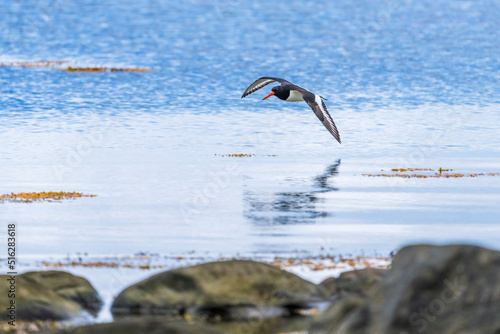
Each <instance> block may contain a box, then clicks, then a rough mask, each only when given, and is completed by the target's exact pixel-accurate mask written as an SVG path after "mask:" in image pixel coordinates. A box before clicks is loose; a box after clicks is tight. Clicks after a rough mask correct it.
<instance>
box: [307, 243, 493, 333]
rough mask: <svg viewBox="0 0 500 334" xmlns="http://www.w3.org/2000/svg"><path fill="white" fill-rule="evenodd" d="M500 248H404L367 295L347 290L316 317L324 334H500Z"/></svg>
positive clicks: (318, 330) (317, 329) (315, 328)
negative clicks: (348, 292)
mask: <svg viewBox="0 0 500 334" xmlns="http://www.w3.org/2000/svg"><path fill="white" fill-rule="evenodd" d="M499 278H500V252H497V251H493V250H489V249H485V248H481V247H476V246H469V245H450V246H432V245H415V246H409V247H405V248H403V249H401V250H400V251H399V252H398V254H397V255H396V256H395V257H394V260H393V264H392V268H391V269H390V270H388V272H387V273H386V274H384V275H383V276H382V277H381V278H380V280H378V282H377V283H375V284H374V285H373V286H372V288H370V289H369V291H367V293H366V296H365V297H363V296H361V295H359V294H358V296H353V295H352V294H347V295H346V296H344V298H340V299H339V300H338V301H334V302H333V303H332V305H331V306H330V307H329V308H328V309H327V310H325V311H324V312H323V313H322V314H321V315H320V316H319V317H318V318H317V319H316V320H315V322H314V324H313V326H312V328H311V330H310V334H320V333H321V334H323V333H376V334H378V333H384V334H385V333H388V334H391V333H395V334H396V333H397V334H401V333H436V334H437V333H440V334H447V333H449V334H452V333H498V332H499V331H500V317H499V316H498V315H499V314H500V279H499Z"/></svg>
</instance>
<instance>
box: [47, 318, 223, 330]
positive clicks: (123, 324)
mask: <svg viewBox="0 0 500 334" xmlns="http://www.w3.org/2000/svg"><path fill="white" fill-rule="evenodd" d="M42 333H43V334H166V333H168V334H200V333H203V334H224V332H223V331H221V330H219V329H217V328H215V327H213V326H210V325H201V324H196V323H188V322H186V321H165V320H160V319H157V318H147V317H139V318H135V319H126V320H120V321H117V322H111V323H105V324H93V325H88V326H81V327H75V328H69V329H59V330H51V331H45V332H42Z"/></svg>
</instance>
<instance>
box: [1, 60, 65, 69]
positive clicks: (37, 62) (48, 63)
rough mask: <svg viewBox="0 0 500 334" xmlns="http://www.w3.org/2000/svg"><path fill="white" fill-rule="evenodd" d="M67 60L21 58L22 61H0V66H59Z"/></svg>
mask: <svg viewBox="0 0 500 334" xmlns="http://www.w3.org/2000/svg"><path fill="white" fill-rule="evenodd" d="M67 62H69V61H68V60H35V61H33V60H22V61H12V62H9V63H0V66H2V67H53V66H61V65H62V64H64V63H67Z"/></svg>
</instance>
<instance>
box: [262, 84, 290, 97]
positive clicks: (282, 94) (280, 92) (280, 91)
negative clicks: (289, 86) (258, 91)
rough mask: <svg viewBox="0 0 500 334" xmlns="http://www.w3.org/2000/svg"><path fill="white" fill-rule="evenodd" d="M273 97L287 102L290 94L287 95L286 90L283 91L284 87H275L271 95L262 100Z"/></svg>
mask: <svg viewBox="0 0 500 334" xmlns="http://www.w3.org/2000/svg"><path fill="white" fill-rule="evenodd" d="M273 95H276V97H277V98H280V99H282V100H286V99H287V97H288V94H286V92H285V90H284V89H283V86H275V87H273V88H272V89H271V93H269V95H267V96H266V97H265V98H263V99H262V100H265V99H267V98H268V97H270V96H273ZM285 95H287V96H286V97H285Z"/></svg>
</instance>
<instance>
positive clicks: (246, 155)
mask: <svg viewBox="0 0 500 334" xmlns="http://www.w3.org/2000/svg"><path fill="white" fill-rule="evenodd" d="M216 155H217V156H220V157H231V158H244V157H255V154H245V153H234V154H216Z"/></svg>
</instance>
